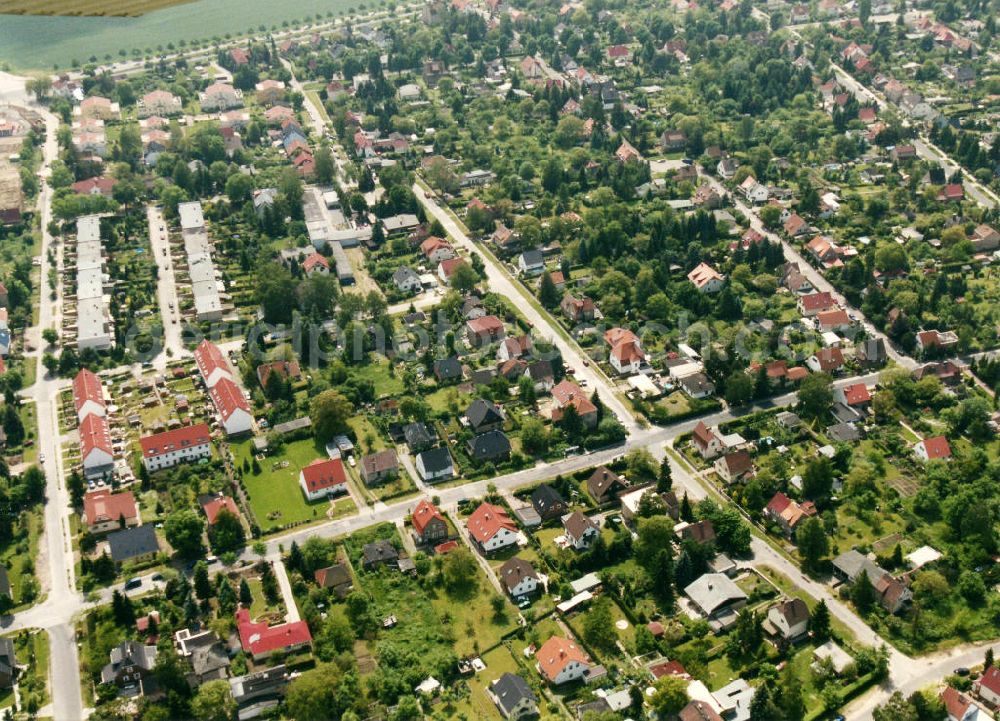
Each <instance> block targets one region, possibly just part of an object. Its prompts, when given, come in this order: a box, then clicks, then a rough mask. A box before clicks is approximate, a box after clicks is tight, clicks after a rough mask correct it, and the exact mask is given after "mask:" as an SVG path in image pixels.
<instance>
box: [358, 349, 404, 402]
mask: <svg viewBox="0 0 1000 721" xmlns="http://www.w3.org/2000/svg"><path fill="white" fill-rule="evenodd" d="M376 358H377V360H375V359H376ZM350 372H351V376H352V377H353V378H358V379H360V380H367V381H371V382H372V383H373V384H374V385H375V396H376V397H377V398H382V397H383V396H397V395H399V394H400V393H402V392H403V390H404V386H403V379H402V377H401V376H400V375H398V374H397V375H392V373H391V371H390V363H389V361H388V360H386V359H385V358H383V357H382V356H373V360H372V361H370V362H369V363H365V364H363V365H352V366H351V367H350Z"/></svg>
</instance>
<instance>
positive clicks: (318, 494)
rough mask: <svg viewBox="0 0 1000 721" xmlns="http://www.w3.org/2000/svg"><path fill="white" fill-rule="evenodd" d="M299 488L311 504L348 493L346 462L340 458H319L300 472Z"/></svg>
mask: <svg viewBox="0 0 1000 721" xmlns="http://www.w3.org/2000/svg"><path fill="white" fill-rule="evenodd" d="M299 486H300V487H301V488H302V492H303V493H304V494H305V496H306V499H307V500H308V501H309V502H310V503H312V502H314V501H319V500H322V499H324V498H329V497H330V496H334V495H337V494H339V493H347V474H346V473H345V472H344V462H343V461H342V460H341V459H340V458H328V459H326V460H323V459H321V458H317V459H316V460H315V461H313V462H312V463H310V464H309V465H308V466H306V467H305V468H303V469H302V470H301V471H299Z"/></svg>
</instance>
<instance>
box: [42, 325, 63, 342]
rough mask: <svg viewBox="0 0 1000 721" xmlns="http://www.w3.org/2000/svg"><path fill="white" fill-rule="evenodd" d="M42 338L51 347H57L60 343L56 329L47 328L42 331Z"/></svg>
mask: <svg viewBox="0 0 1000 721" xmlns="http://www.w3.org/2000/svg"><path fill="white" fill-rule="evenodd" d="M42 338H43V339H44V340H45V342H46V343H48V344H49V345H55V344H56V343H58V342H59V331H57V330H56V329H55V328H46V329H45V330H43V331H42Z"/></svg>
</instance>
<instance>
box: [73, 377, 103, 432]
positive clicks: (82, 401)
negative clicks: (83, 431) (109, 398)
mask: <svg viewBox="0 0 1000 721" xmlns="http://www.w3.org/2000/svg"><path fill="white" fill-rule="evenodd" d="M73 403H74V405H75V406H76V420H77V422H83V419H84V418H86V417H87V416H89V415H90V414H91V413H93V414H96V415H98V416H101V417H102V418H103V417H104V415H105V413H106V412H107V410H106V408H105V404H104V389H103V388H102V387H101V380H100V378H98V377H97V375H96V374H95V373H94V372H93V371H90V370H87V369H86V368H83V369H81V370H80V372H79V373H77V374H76V378H74V379H73Z"/></svg>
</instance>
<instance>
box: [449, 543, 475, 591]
mask: <svg viewBox="0 0 1000 721" xmlns="http://www.w3.org/2000/svg"><path fill="white" fill-rule="evenodd" d="M476 573H477V567H476V559H475V558H473V557H472V554H471V553H470V552H469V550H468V549H466V548H457V549H455V550H454V551H452V552H451V553H449V554H448V555H447V556H445V559H444V564H443V565H442V567H441V578H442V580H443V581H444V586H445V588H447V589H448V590H449V591H452V592H454V593H465V592H468V591H470V590H471V589H472V588H473V587H474V586H475V584H476Z"/></svg>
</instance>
